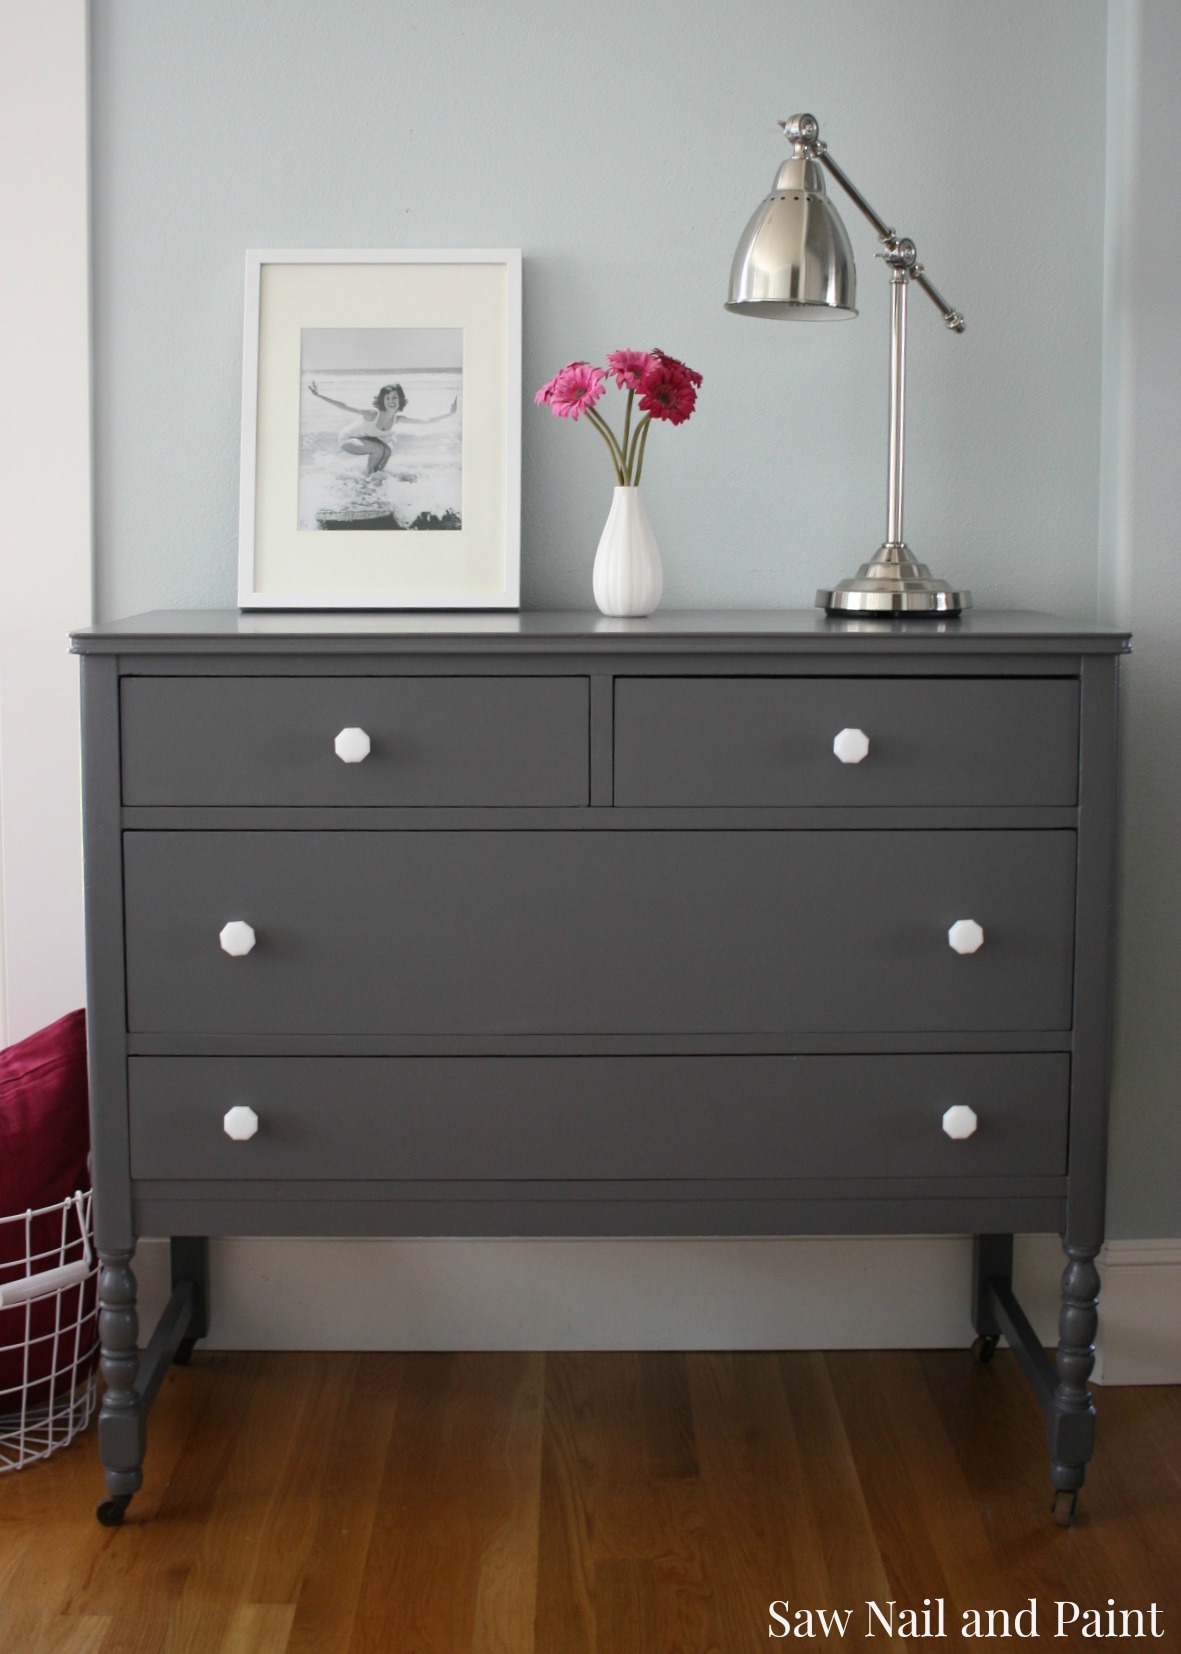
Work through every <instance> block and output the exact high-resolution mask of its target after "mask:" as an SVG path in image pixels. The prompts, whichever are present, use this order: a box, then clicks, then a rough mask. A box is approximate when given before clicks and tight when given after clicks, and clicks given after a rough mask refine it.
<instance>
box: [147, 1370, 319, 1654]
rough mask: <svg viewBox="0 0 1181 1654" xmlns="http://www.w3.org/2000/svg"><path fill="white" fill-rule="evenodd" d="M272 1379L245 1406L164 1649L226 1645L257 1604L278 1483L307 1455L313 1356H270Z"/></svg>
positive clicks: (202, 1653) (191, 1653)
mask: <svg viewBox="0 0 1181 1654" xmlns="http://www.w3.org/2000/svg"><path fill="white" fill-rule="evenodd" d="M268 1368H269V1382H268V1384H267V1385H266V1386H265V1387H261V1388H259V1389H257V1390H256V1391H255V1393H254V1396H253V1397H252V1398H251V1402H250V1404H249V1406H248V1407H247V1409H246V1411H245V1415H244V1417H243V1419H242V1423H241V1428H240V1430H239V1432H238V1436H237V1440H236V1442H235V1445H234V1452H233V1454H232V1455H231V1456H230V1458H229V1459H228V1460H227V1462H226V1466H225V1470H224V1473H223V1475H222V1477H221V1480H220V1483H219V1485H218V1488H217V1491H216V1494H215V1496H214V1499H213V1502H212V1505H211V1506H210V1509H209V1513H208V1516H207V1517H206V1520H205V1522H204V1523H203V1525H202V1529H201V1534H200V1537H199V1540H198V1543H197V1546H196V1550H195V1553H194V1555H193V1559H192V1563H191V1566H190V1567H189V1570H188V1573H187V1576H186V1578H185V1582H184V1585H183V1587H182V1589H181V1592H180V1595H179V1598H178V1599H177V1601H176V1603H175V1605H174V1606H173V1608H172V1609H171V1611H170V1613H169V1616H168V1624H167V1631H166V1634H165V1638H164V1643H163V1650H164V1654H208V1651H209V1650H210V1649H214V1648H217V1647H219V1646H220V1643H221V1640H222V1638H223V1637H224V1636H225V1635H226V1633H227V1630H228V1627H229V1623H230V1620H231V1618H232V1616H233V1613H234V1611H235V1609H236V1608H237V1607H238V1606H240V1605H241V1604H242V1603H243V1602H244V1601H249V1600H250V1597H249V1592H250V1588H251V1583H252V1581H253V1579H254V1576H255V1573H256V1572H257V1569H258V1565H259V1556H260V1550H261V1547H262V1545H263V1543H264V1542H265V1536H266V1534H267V1532H268V1528H269V1526H270V1515H271V1510H272V1507H273V1505H274V1502H275V1500H276V1497H277V1492H276V1490H277V1487H278V1486H280V1485H281V1484H282V1483H283V1481H284V1478H285V1476H286V1474H287V1469H288V1465H289V1463H290V1460H291V1458H292V1456H293V1455H297V1456H300V1457H302V1454H303V1447H304V1444H303V1441H302V1438H301V1435H300V1421H301V1419H302V1418H303V1417H304V1416H305V1415H306V1412H307V1410H308V1403H309V1395H310V1392H311V1391H312V1390H313V1389H314V1385H315V1371H316V1369H315V1365H314V1363H313V1362H310V1361H309V1360H308V1358H307V1357H302V1356H291V1355H275V1356H271V1357H270V1358H269V1362H268Z"/></svg>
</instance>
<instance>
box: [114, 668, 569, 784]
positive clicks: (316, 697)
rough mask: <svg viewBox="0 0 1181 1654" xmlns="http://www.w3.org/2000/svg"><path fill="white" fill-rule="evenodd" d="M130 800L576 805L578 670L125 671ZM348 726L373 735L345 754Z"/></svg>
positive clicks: (125, 758) (124, 718)
mask: <svg viewBox="0 0 1181 1654" xmlns="http://www.w3.org/2000/svg"><path fill="white" fill-rule="evenodd" d="M121 720H122V748H123V801H124V803H125V804H158V805H159V804H163V805H167V804H171V805H233V804H238V805H252V804H254V805H268V804H270V805H282V804H287V805H300V804H309V805H313V804H314V805H333V804H340V805H366V804H369V805H432V804H434V805H492V806H496V805H505V806H509V805H525V806H528V805H572V804H585V803H586V802H587V800H588V796H589V764H590V757H589V754H590V690H589V684H588V680H587V679H586V678H584V677H582V678H580V677H552V678H543V677H520V678H512V677H450V678H444V677H423V678H411V677H352V678H350V677H343V678H342V677H332V678H320V677H308V678H280V677H267V678H262V677H259V678H217V677H208V678H199V677H185V678H181V677H125V678H124V679H123V680H122V683H121ZM344 729H361V730H364V732H365V733H366V735H368V737H369V741H370V750H369V753H368V755H367V756H366V757H365V758H363V759H362V760H360V761H358V762H352V763H346V762H344V761H343V759H342V758H340V757H339V756H338V754H337V751H336V746H335V742H336V737H337V735H338V734H339V733H340V732H341V731H342V730H344Z"/></svg>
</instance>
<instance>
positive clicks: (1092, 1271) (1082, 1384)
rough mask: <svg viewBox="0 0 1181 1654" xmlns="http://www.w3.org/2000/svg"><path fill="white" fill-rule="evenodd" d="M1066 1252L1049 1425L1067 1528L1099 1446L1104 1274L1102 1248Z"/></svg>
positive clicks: (1058, 1510)
mask: <svg viewBox="0 0 1181 1654" xmlns="http://www.w3.org/2000/svg"><path fill="white" fill-rule="evenodd" d="M1064 1250H1065V1252H1066V1257H1067V1260H1068V1261H1067V1264H1066V1268H1065V1270H1064V1271H1063V1274H1062V1307H1061V1310H1060V1312H1059V1316H1058V1361H1057V1368H1058V1383H1057V1385H1056V1386H1055V1389H1054V1400H1053V1410H1052V1412H1051V1414H1050V1420H1049V1448H1050V1481H1051V1482H1052V1483H1053V1485H1054V1488H1055V1494H1054V1504H1053V1511H1054V1516H1055V1518H1056V1520H1057V1521H1059V1522H1060V1523H1062V1524H1063V1525H1064V1526H1066V1525H1069V1523H1070V1522H1071V1521H1072V1520H1073V1518H1074V1510H1075V1505H1076V1503H1077V1499H1078V1491H1079V1489H1080V1488H1081V1487H1082V1485H1083V1482H1084V1480H1085V1479H1086V1474H1087V1463H1088V1461H1089V1459H1090V1457H1091V1453H1092V1451H1093V1450H1094V1446H1095V1408H1094V1406H1093V1404H1092V1402H1091V1392H1090V1389H1089V1388H1088V1385H1087V1380H1088V1379H1089V1378H1090V1376H1091V1371H1092V1368H1093V1367H1094V1365H1095V1333H1096V1331H1097V1330H1098V1326H1099V1310H1098V1303H1099V1271H1098V1269H1096V1267H1095V1258H1096V1256H1097V1254H1098V1251H1099V1248H1098V1247H1097V1246H1096V1247H1089V1246H1071V1245H1070V1244H1069V1243H1068V1244H1067V1245H1066V1246H1065V1248H1064Z"/></svg>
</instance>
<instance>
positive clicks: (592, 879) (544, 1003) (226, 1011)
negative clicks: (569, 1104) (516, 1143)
mask: <svg viewBox="0 0 1181 1654" xmlns="http://www.w3.org/2000/svg"><path fill="white" fill-rule="evenodd" d="M1074 846H1075V837H1074V834H1073V833H1072V832H1067V831H1041V832H1033V831H1021V832H1018V831H1012V832H983V831H961V832H920V831H906V832H903V831H897V832H890V831H876V830H874V831H859V832H843V831H842V832H812V831H795V832H761V831H751V832H716V831H700V832H683V831H667V832H660V831H646V832H604V833H600V832H590V831H581V832H580V831H567V832H551V831H545V832H507V831H505V832H475V831H468V832H347V833H345V832H222V833H217V832H172V833H164V832H129V833H126V834H125V835H124V876H125V903H126V936H127V989H128V1018H129V1027H130V1028H131V1029H132V1030H133V1031H135V1032H165V1033H177V1034H180V1033H184V1032H191V1033H194V1034H217V1033H241V1034H249V1033H269V1034H314V1033H339V1034H347V1033H356V1034H365V1033H371V1034H384V1033H391V1034H434V1033H464V1034H482V1033H491V1034H528V1033H553V1034H577V1033H715V1032H744V1031H750V1032H781V1031H782V1032H786V1031H791V1030H800V1031H808V1032H816V1031H825V1030H833V1031H837V1030H871V1031H872V1030H894V1031H911V1030H913V1031H925V1030H932V1031H934V1030H968V1029H982V1030H983V1029H990V1030H997V1029H1000V1030H1017V1029H1061V1028H1066V1027H1069V1025H1070V1020H1071V970H1072V958H1073V907H1074ZM960 919H971V920H974V921H976V923H977V924H978V925H980V926H981V927H982V928H983V932H984V943H983V946H982V947H980V949H979V950H978V951H977V952H974V953H969V954H960V953H957V952H954V951H953V950H952V948H951V946H950V945H949V940H948V930H949V927H950V926H951V925H953V924H954V923H955V922H956V921H957V920H960ZM231 920H243V921H245V922H246V923H247V924H248V925H250V926H251V927H252V929H253V932H254V936H255V945H254V947H253V949H252V951H250V952H249V953H247V954H246V955H245V956H244V957H230V956H229V955H228V954H227V953H225V952H223V951H222V948H221V946H220V945H219V933H220V931H221V929H222V927H223V926H224V925H225V924H226V923H227V922H228V921H231Z"/></svg>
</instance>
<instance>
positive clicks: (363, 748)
mask: <svg viewBox="0 0 1181 1654" xmlns="http://www.w3.org/2000/svg"><path fill="white" fill-rule="evenodd" d="M371 745H372V743H371V742H370V740H369V737H368V735H366V733H365V731H364V730H363V729H352V728H350V729H342V730H341V732H340V734H339V735H338V736H337V737H336V756H337V757H338V758H339V759H341V760H342V762H344V763H346V764H359V763H360V762H361V760H362V759H363V758H368V756H369V749H370V747H371Z"/></svg>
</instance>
